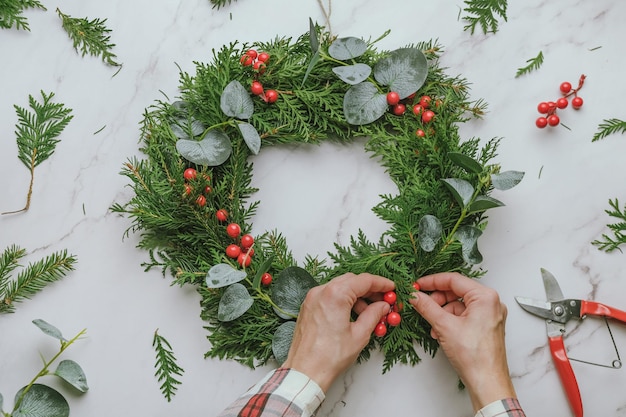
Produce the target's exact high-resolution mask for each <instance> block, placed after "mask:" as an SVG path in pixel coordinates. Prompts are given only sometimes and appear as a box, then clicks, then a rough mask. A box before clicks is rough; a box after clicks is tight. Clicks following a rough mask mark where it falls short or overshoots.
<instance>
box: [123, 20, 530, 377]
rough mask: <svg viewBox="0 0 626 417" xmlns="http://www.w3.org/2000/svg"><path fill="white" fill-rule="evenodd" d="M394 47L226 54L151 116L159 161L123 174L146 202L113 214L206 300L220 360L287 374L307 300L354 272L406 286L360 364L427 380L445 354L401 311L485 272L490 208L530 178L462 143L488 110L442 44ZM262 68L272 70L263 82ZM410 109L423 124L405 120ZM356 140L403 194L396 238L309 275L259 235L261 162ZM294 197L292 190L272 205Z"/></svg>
mask: <svg viewBox="0 0 626 417" xmlns="http://www.w3.org/2000/svg"><path fill="white" fill-rule="evenodd" d="M385 35H386V34H385ZM385 35H383V36H382V37H384V36H385ZM382 37H381V38H382ZM381 38H379V39H377V40H374V41H365V40H362V39H358V38H354V37H345V38H335V37H332V36H330V35H329V34H328V33H326V32H324V31H323V29H322V28H320V27H318V26H315V25H313V24H312V23H311V28H310V31H309V33H308V34H304V35H303V36H301V37H299V38H298V39H296V40H292V39H291V38H279V39H276V40H274V41H272V42H269V43H263V42H258V43H254V44H252V45H238V44H237V43H232V44H230V45H228V46H224V47H223V48H222V49H221V50H219V51H213V58H212V61H211V62H210V63H208V64H206V63H197V64H196V73H195V75H194V76H191V75H189V74H187V73H182V72H181V74H180V78H181V85H180V98H179V99H178V100H176V101H174V102H169V101H160V102H157V103H156V104H155V105H154V106H152V107H151V108H149V109H147V110H146V112H145V115H144V120H143V124H142V132H141V133H142V143H143V147H142V151H143V153H144V154H145V156H146V157H145V158H144V159H142V160H139V159H137V158H131V159H130V160H129V161H128V162H127V163H126V164H125V166H124V168H123V171H122V173H123V174H124V175H126V176H127V177H128V178H129V179H130V181H131V182H132V184H131V185H132V189H133V192H134V196H133V197H132V198H131V199H130V201H128V202H127V203H126V204H124V205H121V204H115V205H114V206H113V207H112V209H113V210H114V211H116V212H119V213H124V214H126V215H128V216H129V217H130V218H132V220H133V223H132V226H131V227H130V228H129V231H128V232H130V231H132V232H136V233H137V234H138V235H139V243H138V246H139V247H140V248H142V249H145V250H147V251H148V253H149V260H148V261H147V262H146V263H145V264H144V265H145V267H146V270H149V269H151V268H154V267H157V268H160V269H162V271H163V274H170V275H171V276H172V278H173V283H174V284H178V285H181V286H182V285H193V286H195V287H196V288H197V291H198V293H199V294H200V296H201V298H202V299H201V317H202V319H204V320H205V321H206V323H207V325H206V329H207V330H208V331H209V333H208V336H207V337H208V339H209V342H210V348H209V351H208V352H207V353H206V356H208V357H215V358H220V359H234V360H237V361H239V362H241V363H244V364H246V365H248V366H251V367H254V366H257V365H261V364H265V363H267V362H269V361H273V360H275V361H276V362H277V363H278V364H280V363H282V361H283V360H284V359H285V357H286V354H287V352H288V349H289V345H290V343H291V337H292V333H293V329H294V327H295V320H296V318H297V316H298V313H299V310H300V305H301V303H302V301H303V299H304V297H305V295H306V293H307V291H308V290H309V289H310V288H312V287H313V286H316V285H320V284H322V283H325V282H327V281H329V280H331V279H332V278H333V277H335V276H338V275H340V274H343V273H346V272H353V273H361V272H369V273H373V274H378V275H382V276H386V277H389V278H390V279H392V280H394V282H395V284H396V289H395V292H394V293H395V296H396V300H395V301H394V304H393V305H391V304H390V311H393V310H394V309H395V310H397V311H395V313H397V317H396V314H394V315H392V322H393V324H394V325H393V326H390V327H389V329H388V330H387V331H386V332H385V335H384V337H377V336H376V335H372V338H371V340H370V343H369V345H368V346H367V347H366V348H365V349H364V350H363V352H362V354H361V356H360V359H361V360H366V359H367V358H368V357H369V352H370V351H371V349H380V350H382V352H383V353H384V356H385V359H384V364H383V369H384V370H385V371H386V370H388V369H390V368H391V367H392V366H393V365H394V364H395V363H397V362H401V363H408V364H411V365H414V364H416V363H418V362H419V360H420V356H419V354H418V353H417V350H416V349H417V346H418V345H420V346H421V349H423V350H424V351H425V352H426V353H428V354H434V353H435V351H436V349H437V342H436V341H435V340H433V339H432V338H431V337H430V330H429V327H428V323H427V322H426V321H425V320H423V319H422V318H421V317H420V316H419V315H418V314H417V313H416V312H415V310H413V309H409V308H404V309H402V308H400V307H401V306H403V305H407V301H408V299H409V297H410V296H411V295H410V294H411V293H412V292H413V291H414V290H415V289H414V287H413V283H415V281H416V280H417V278H419V277H421V276H423V275H425V274H428V273H434V272H440V271H458V272H461V273H464V274H466V275H469V276H471V277H479V276H480V275H482V274H483V273H484V271H483V270H481V269H479V268H476V265H477V264H479V263H480V262H481V261H482V255H481V253H480V252H479V250H478V243H477V242H478V238H479V237H480V235H481V234H482V232H483V230H484V228H485V227H486V225H487V221H486V216H485V212H486V210H488V209H491V208H495V207H499V206H502V205H503V203H502V202H501V201H499V200H497V199H495V198H493V197H492V196H491V193H492V191H493V190H494V189H498V190H505V189H508V188H511V187H513V186H515V185H516V184H517V183H519V181H521V179H522V177H523V173H522V172H517V171H505V172H502V171H501V169H500V166H499V165H498V164H495V163H493V162H492V160H493V158H494V157H495V156H496V149H497V145H498V142H499V139H491V140H488V141H486V142H484V143H482V144H481V140H480V139H479V138H471V139H468V140H466V141H462V140H461V138H460V136H459V133H458V127H459V124H460V123H462V122H464V121H467V120H468V119H471V118H474V117H480V116H481V115H482V113H483V110H484V104H483V103H482V101H481V100H477V101H471V100H470V99H469V94H468V88H467V82H466V81H465V80H464V79H462V78H460V77H450V76H448V75H446V74H445V73H444V71H443V69H442V68H441V67H440V66H439V63H438V58H439V56H440V54H441V53H442V49H441V47H440V46H439V45H437V44H435V43H433V42H422V43H419V44H417V45H408V46H406V47H403V48H400V49H396V50H394V51H377V50H376V49H375V44H376V42H377V41H378V40H380V39H381ZM261 53H265V54H267V56H268V60H266V61H264V66H261V65H259V66H258V68H255V67H254V62H255V61H254V60H255V59H256V60H257V62H258V57H259V56H260V54H261ZM253 56H254V57H253ZM256 83H259V84H261V88H259V85H258V84H256ZM269 90H274V91H276V100H275V101H274V100H273V99H272V100H268V96H267V95H268V92H269ZM261 91H262V92H261ZM392 92H394V93H396V94H397V97H396V96H395V95H394V94H391V96H392V100H391V103H393V104H391V103H390V102H389V99H388V97H389V93H392ZM400 104H402V105H403V106H404V109H405V110H406V109H408V108H410V109H412V111H403V112H400V111H398V105H400ZM416 106H420V107H417V108H416ZM426 114H428V116H425V115H426ZM355 137H367V138H368V140H367V142H366V151H367V152H369V153H370V154H372V156H375V157H377V158H379V160H380V161H381V164H382V165H383V166H384V167H385V169H386V171H387V172H388V173H389V175H390V177H391V178H392V180H393V181H394V183H395V184H396V186H397V188H398V192H397V193H396V194H387V195H382V196H381V201H380V202H379V203H378V204H377V205H376V206H375V207H373V209H372V210H373V211H374V212H375V213H376V215H377V216H379V217H380V218H381V219H383V220H384V221H385V222H386V223H387V224H388V225H389V228H388V230H387V231H386V232H385V233H384V234H383V236H382V237H381V238H380V239H379V240H378V241H377V242H373V241H370V240H368V238H367V237H366V236H365V233H363V232H362V231H359V232H358V234H357V235H356V236H353V237H352V238H351V240H350V244H349V245H348V246H339V245H336V246H335V252H334V253H328V257H329V260H325V259H320V258H318V256H316V255H314V256H311V255H309V256H307V257H306V259H305V260H304V261H303V262H301V263H300V264H298V262H297V261H296V260H295V259H294V257H293V256H292V254H291V252H290V250H289V247H288V245H287V242H286V240H285V238H284V237H283V236H282V235H281V233H280V232H279V231H276V230H274V231H267V232H262V233H257V234H254V235H253V233H252V220H253V217H254V213H255V211H256V208H257V207H258V205H259V204H260V202H258V201H250V198H251V197H252V195H253V194H254V192H255V191H256V189H254V188H252V187H251V186H250V184H251V180H252V172H253V171H252V168H253V167H252V163H251V162H250V161H249V160H248V157H249V156H250V155H253V154H257V153H258V152H260V151H261V150H262V149H263V148H265V147H268V146H279V145H281V144H295V143H320V142H322V141H325V140H334V141H337V142H341V143H350V142H351V141H352V140H353V138H355ZM190 169H193V171H189V170H190ZM185 172H187V173H188V174H187V175H186V174H185ZM200 196H202V197H203V198H202V199H200V201H199V200H198V199H199V197H200ZM290 198H291V197H290V193H289V190H284V195H283V197H282V198H281V199H277V200H274V201H266V202H264V203H265V204H274V205H280V204H283V203H284V201H287V200H289V199H290ZM394 306H395V307H394Z"/></svg>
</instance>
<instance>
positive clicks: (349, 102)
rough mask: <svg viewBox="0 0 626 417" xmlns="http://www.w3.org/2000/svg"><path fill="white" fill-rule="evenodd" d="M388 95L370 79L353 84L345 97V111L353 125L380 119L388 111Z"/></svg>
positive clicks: (348, 120)
mask: <svg viewBox="0 0 626 417" xmlns="http://www.w3.org/2000/svg"><path fill="white" fill-rule="evenodd" d="M387 108H388V105H387V97H386V96H385V95H384V94H381V93H380V92H379V91H378V89H377V88H376V86H375V85H374V84H372V83H371V82H369V81H365V82H362V83H360V84H357V85H353V86H352V87H350V88H349V89H348V91H347V92H346V95H345V96H344V98H343V113H344V116H345V117H346V121H347V122H348V123H350V124H353V125H365V124H368V123H372V122H373V121H376V120H378V119H379V118H380V117H381V116H382V115H383V114H385V112H386V111H387Z"/></svg>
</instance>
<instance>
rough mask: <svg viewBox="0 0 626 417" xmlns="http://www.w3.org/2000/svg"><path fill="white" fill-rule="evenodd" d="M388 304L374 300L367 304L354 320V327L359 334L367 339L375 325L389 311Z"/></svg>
mask: <svg viewBox="0 0 626 417" xmlns="http://www.w3.org/2000/svg"><path fill="white" fill-rule="evenodd" d="M389 309H390V306H389V304H388V303H387V302H385V301H376V302H375V303H372V304H370V305H368V306H367V307H366V308H365V310H363V311H362V312H361V314H359V317H358V318H357V319H356V321H355V322H354V328H355V329H356V331H358V332H359V334H360V336H361V337H363V338H364V339H367V340H369V338H370V335H371V334H372V332H373V331H374V328H375V327H376V325H377V324H378V323H379V322H380V321H381V320H382V318H383V317H385V315H387V313H389Z"/></svg>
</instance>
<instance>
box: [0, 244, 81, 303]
mask: <svg viewBox="0 0 626 417" xmlns="http://www.w3.org/2000/svg"><path fill="white" fill-rule="evenodd" d="M24 256H26V251H25V250H24V249H21V248H19V247H18V246H15V245H12V246H9V247H8V248H6V249H5V250H4V252H2V255H1V256H0V314H1V313H13V312H14V311H15V305H14V304H15V303H17V302H21V301H24V300H25V299H30V298H31V297H33V296H34V295H35V294H37V293H38V292H40V291H41V290H43V289H44V288H45V287H46V286H47V285H48V284H51V283H53V282H56V281H59V280H60V279H61V278H63V277H64V276H65V274H67V273H68V272H69V271H72V270H74V264H75V263H76V258H75V257H74V256H73V255H68V254H67V251H65V250H64V251H61V252H56V253H53V254H52V255H50V256H47V257H45V258H43V259H41V260H39V261H36V262H33V263H30V264H29V265H28V266H26V267H25V268H24V269H22V270H21V271H20V272H19V273H18V275H17V278H16V279H11V272H13V271H14V270H15V269H16V268H18V267H19V266H20V265H19V261H20V259H22V258H23V257H24Z"/></svg>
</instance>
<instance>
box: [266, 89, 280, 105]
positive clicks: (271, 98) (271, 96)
mask: <svg viewBox="0 0 626 417" xmlns="http://www.w3.org/2000/svg"><path fill="white" fill-rule="evenodd" d="M276 100H278V92H277V91H276V90H267V91H266V92H265V101H266V102H268V103H275V102H276Z"/></svg>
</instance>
